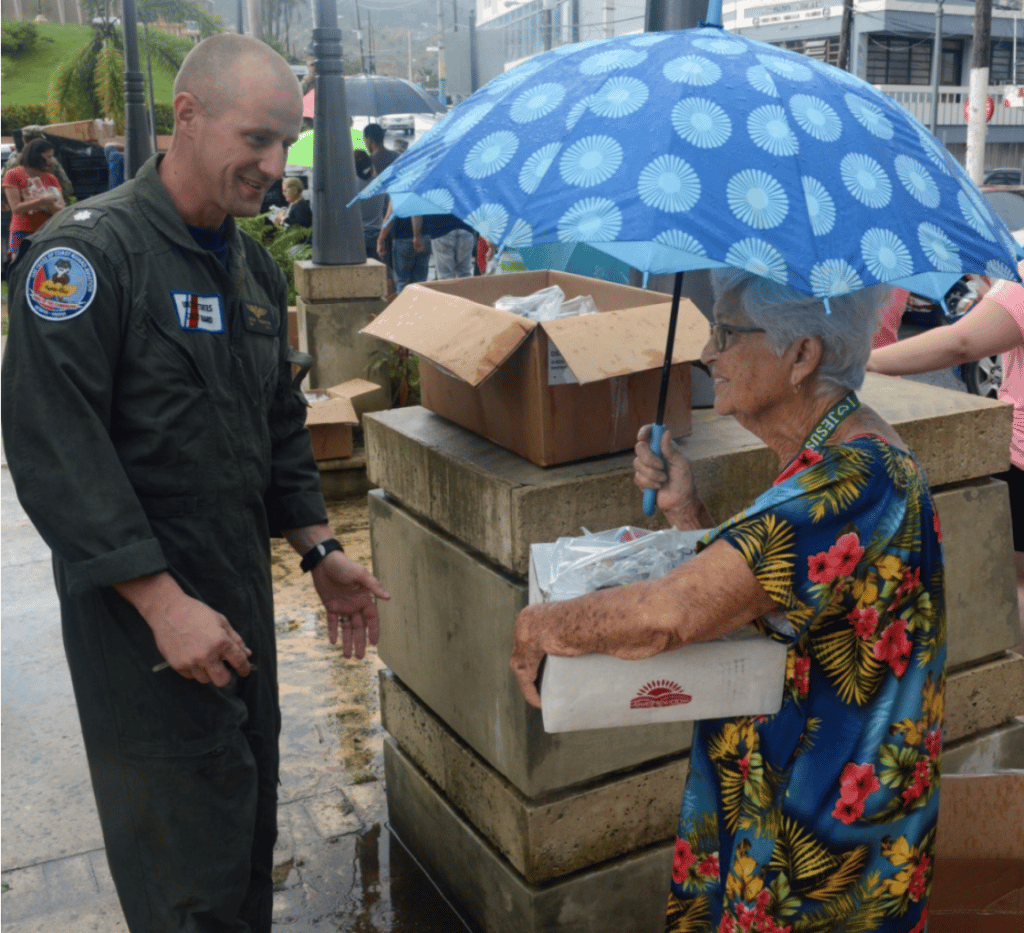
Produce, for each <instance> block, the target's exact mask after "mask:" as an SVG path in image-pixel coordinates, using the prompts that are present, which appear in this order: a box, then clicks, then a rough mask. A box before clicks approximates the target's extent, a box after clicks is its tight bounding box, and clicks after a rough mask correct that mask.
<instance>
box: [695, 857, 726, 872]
mask: <svg viewBox="0 0 1024 933" xmlns="http://www.w3.org/2000/svg"><path fill="white" fill-rule="evenodd" d="M721 873H722V866H721V865H720V864H719V862H718V855H717V854H716V853H712V854H711V855H709V856H708V857H707V858H706V859H704V861H702V862H701V863H700V864H699V865H698V866H697V874H698V875H701V876H702V877H704V878H717V877H719V876H720V875H721Z"/></svg>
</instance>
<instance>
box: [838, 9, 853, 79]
mask: <svg viewBox="0 0 1024 933" xmlns="http://www.w3.org/2000/svg"><path fill="white" fill-rule="evenodd" d="M852 24H853V0H843V18H842V20H840V25H839V58H838V60H837V61H836V67H838V68H841V69H842V70H843V71H849V70H850V67H849V66H850V27H851V26H852Z"/></svg>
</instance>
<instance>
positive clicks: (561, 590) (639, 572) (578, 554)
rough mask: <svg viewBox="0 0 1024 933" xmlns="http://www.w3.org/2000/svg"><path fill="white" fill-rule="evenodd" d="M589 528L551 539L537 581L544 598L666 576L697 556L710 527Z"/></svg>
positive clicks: (566, 596) (554, 598)
mask: <svg viewBox="0 0 1024 933" xmlns="http://www.w3.org/2000/svg"><path fill="white" fill-rule="evenodd" d="M584 532H585V533H584V534H583V535H582V536H580V537H572V538H570V537H564V538H559V539H558V540H557V541H556V542H555V543H554V544H553V545H550V548H551V551H550V555H549V560H548V561H545V562H544V563H543V566H538V567H537V571H538V572H537V577H536V580H535V582H536V585H537V587H538V589H539V591H540V593H541V595H542V597H543V599H544V601H545V602H555V601H559V600H563V599H574V598H576V597H577V596H582V595H583V594H584V593H590V592H592V591H593V590H600V589H607V588H608V587H612V586H622V585H623V584H626V583H636V582H637V581H639V580H654V579H657V578H658V577H663V576H665V574H667V573H668V572H669V571H670V570H672V569H673V568H675V567H678V566H679V565H680V564H681V563H683V562H684V561H686V560H688V559H689V558H691V557H693V556H694V554H695V553H696V551H695V548H696V544H697V542H698V541H699V540H700V539H701V538H702V537H703V536H704V534H705V533H706V529H705V530H700V529H698V530H696V531H678V530H676V529H675V528H667V529H664V530H663V531H647V530H646V529H644V528H634V527H631V526H624V527H621V528H613V529H611V530H609V531H601V532H597V533H593V534H592V533H590V532H587V531H586V530H585V529H584Z"/></svg>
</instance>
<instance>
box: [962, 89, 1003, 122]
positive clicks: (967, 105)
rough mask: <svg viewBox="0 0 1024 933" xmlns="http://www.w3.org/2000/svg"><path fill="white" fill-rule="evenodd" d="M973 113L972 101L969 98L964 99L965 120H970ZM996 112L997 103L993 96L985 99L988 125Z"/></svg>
mask: <svg viewBox="0 0 1024 933" xmlns="http://www.w3.org/2000/svg"><path fill="white" fill-rule="evenodd" d="M970 112H971V99H970V98H969V97H965V98H964V119H965V120H970V116H969V114H970ZM995 112H996V102H995V101H994V100H993V99H992V95H991V94H989V95H987V96H986V98H985V122H986V123H988V121H989V120H991V119H992V114H994V113H995Z"/></svg>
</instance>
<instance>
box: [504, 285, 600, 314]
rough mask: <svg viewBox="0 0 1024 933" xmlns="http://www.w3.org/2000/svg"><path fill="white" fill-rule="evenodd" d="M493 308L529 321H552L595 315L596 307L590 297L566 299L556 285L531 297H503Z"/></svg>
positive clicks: (580, 296) (582, 296)
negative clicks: (509, 312)
mask: <svg viewBox="0 0 1024 933" xmlns="http://www.w3.org/2000/svg"><path fill="white" fill-rule="evenodd" d="M494 307H495V308H497V309H498V310H499V311H511V312H512V313H513V314H518V315H520V316H522V317H525V318H529V319H530V320H531V321H553V320H555V319H556V318H563V317H576V316H577V315H581V314H597V313H598V311H597V305H596V304H594V299H593V298H591V297H590V295H579V296H577V297H576V298H570V299H568V300H567V299H566V297H565V292H563V291H562V289H561V287H560V286H558V285H550V286H548V287H547V288H542V289H540V290H539V291H536V292H534V293H533V294H532V295H503V296H502V297H501V298H499V299H498V300H497V301H496V302H494Z"/></svg>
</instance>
